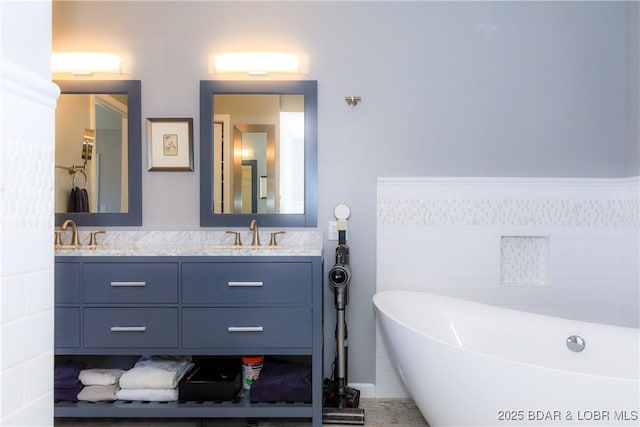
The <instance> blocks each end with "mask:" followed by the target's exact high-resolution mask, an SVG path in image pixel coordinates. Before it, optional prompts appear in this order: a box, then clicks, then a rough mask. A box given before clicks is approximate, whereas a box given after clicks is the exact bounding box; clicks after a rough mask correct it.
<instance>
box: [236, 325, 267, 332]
mask: <svg viewBox="0 0 640 427" xmlns="http://www.w3.org/2000/svg"><path fill="white" fill-rule="evenodd" d="M227 330H228V331H229V332H262V331H264V328H263V327H262V326H229V327H228V328H227Z"/></svg>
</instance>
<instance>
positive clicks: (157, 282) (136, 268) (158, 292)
mask: <svg viewBox="0 0 640 427" xmlns="http://www.w3.org/2000/svg"><path fill="white" fill-rule="evenodd" d="M83 299H84V302H86V303H177V302H178V264H176V263H95V264H92V263H87V264H85V265H84V298H83Z"/></svg>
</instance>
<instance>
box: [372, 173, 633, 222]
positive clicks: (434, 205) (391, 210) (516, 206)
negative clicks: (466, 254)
mask: <svg viewBox="0 0 640 427" xmlns="http://www.w3.org/2000/svg"><path fill="white" fill-rule="evenodd" d="M570 181H571V182H572V183H574V182H576V180H575V179H572V180H570ZM515 182H516V183H517V185H518V187H517V189H515V188H512V189H510V188H509V186H512V185H513V183H514V181H511V180H509V179H506V178H505V179H504V180H502V181H496V180H491V181H490V182H487V181H485V180H483V179H482V178H478V180H477V181H473V180H471V179H469V180H465V181H463V182H460V183H459V184H456V183H455V182H444V181H440V180H437V179H436V180H434V181H433V182H432V181H429V180H424V181H416V180H415V179H412V178H407V181H406V182H403V181H402V179H400V178H399V179H397V180H394V181H391V182H378V189H379V196H378V204H377V208H378V223H379V224H380V225H434V226H449V225H451V226H460V225H462V226H475V225H489V226H492V225H494V226H562V227H570V226H575V227H638V226H640V202H639V200H638V196H637V194H638V181H637V180H635V181H633V180H631V179H626V178H625V179H622V180H621V181H620V184H619V185H611V182H615V181H612V180H610V179H608V180H606V183H607V184H606V185H601V186H599V185H598V184H597V183H594V180H591V179H590V180H586V181H585V184H582V185H575V188H576V192H577V193H578V190H579V193H578V194H577V195H575V196H570V197H567V196H566V193H567V189H568V188H569V189H570V188H571V185H567V184H566V183H563V181H561V180H557V181H543V182H542V183H540V182H538V181H535V180H532V181H531V184H530V185H527V183H526V182H523V181H522V180H520V179H518V180H515ZM590 183H593V186H592V188H590V187H589V184H590ZM407 184H414V185H412V186H411V187H408V186H407ZM502 186H504V187H505V188H503V187H502ZM416 187H417V188H419V189H422V190H423V191H419V192H420V193H421V194H418V195H416V193H415V188H416ZM381 188H383V189H384V190H386V191H384V192H383V193H382V195H380V189H381ZM392 188H393V189H394V191H393V193H394V195H393V196H390V195H389V196H387V195H385V193H390V192H391V191H389V190H391V189H392ZM407 188H412V190H411V191H407V192H404V191H403V189H407ZM460 188H464V189H465V190H466V191H465V192H464V193H462V192H460V191H459V189H460ZM620 188H622V189H627V190H628V191H627V192H625V193H626V194H624V195H621V196H617V197H615V198H612V197H609V196H606V195H607V191H608V190H611V191H614V190H620ZM541 189H542V191H546V192H547V193H548V195H549V197H545V198H540V197H527V196H531V194H528V193H534V192H536V193H537V192H540V191H541ZM505 191H506V192H507V193H506V194H505ZM447 192H450V193H451V194H452V197H447V196H444V197H443V196H442V194H443V193H445V194H446V193H447ZM492 192H493V193H494V194H492ZM556 192H557V193H558V194H559V195H561V196H563V197H553V196H554V193H556ZM403 193H404V194H403ZM465 193H469V194H474V193H477V194H479V196H478V197H475V196H468V197H463V196H460V194H465ZM518 193H520V195H519V196H516V197H513V196H515V195H516V194H518ZM585 193H587V194H588V195H589V196H588V197H584V194H585ZM628 193H631V194H632V193H635V194H636V196H635V197H631V196H627V194H628ZM403 195H404V197H403ZM522 196H525V197H522ZM600 196H601V197H600ZM605 196H606V197H605Z"/></svg>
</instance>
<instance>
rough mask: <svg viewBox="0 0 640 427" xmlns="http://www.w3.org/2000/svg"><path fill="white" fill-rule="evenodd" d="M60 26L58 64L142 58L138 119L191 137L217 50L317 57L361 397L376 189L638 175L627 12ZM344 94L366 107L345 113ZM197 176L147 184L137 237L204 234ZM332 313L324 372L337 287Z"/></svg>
mask: <svg viewBox="0 0 640 427" xmlns="http://www.w3.org/2000/svg"><path fill="white" fill-rule="evenodd" d="M53 14H54V37H53V47H54V50H58V51H61V50H111V51H117V52H125V53H130V54H132V55H133V59H134V64H133V67H134V74H133V75H132V76H129V78H134V79H140V80H142V95H143V99H142V114H143V118H146V117H193V118H194V125H195V127H196V129H197V128H198V126H199V123H200V121H199V119H200V118H199V116H198V114H199V111H198V82H199V80H201V79H209V78H211V77H210V76H208V75H207V54H208V53H209V52H219V51H228V50H248V49H270V50H278V49H282V50H290V51H294V52H303V53H306V54H308V55H309V58H310V69H311V73H310V74H309V75H308V76H306V78H308V79H313V80H318V98H319V99H318V103H319V105H318V116H319V117H318V120H319V132H318V136H319V153H318V154H319V201H318V202H319V217H318V220H319V228H320V229H322V230H323V232H324V233H325V235H326V228H327V226H326V223H327V221H328V220H329V219H332V212H333V208H334V206H335V205H336V204H338V203H339V202H346V203H348V204H349V205H350V206H351V208H352V212H353V213H352V218H351V221H350V224H349V227H350V228H349V242H348V243H349V245H350V248H351V262H352V268H353V282H352V287H351V300H350V303H351V304H350V307H349V348H350V362H351V363H350V368H349V369H350V371H349V379H350V381H352V382H365V383H366V382H374V381H375V378H374V353H375V317H374V314H373V310H372V307H371V297H372V295H373V293H374V292H375V273H376V270H375V259H376V254H375V239H376V236H375V232H376V231H375V230H376V215H375V214H376V210H375V209H376V177H378V176H558V177H560V176H579V177H618V176H632V175H638V173H639V166H638V160H637V157H638V152H639V150H638V144H639V142H638V117H637V116H638V65H637V63H638V49H639V47H638V7H637V4H636V5H633V4H632V3H631V2H629V3H625V2H608V1H607V2H278V3H275V2H256V3H251V2H204V1H199V2H184V1H177V2H115V3H114V2H94V1H86V2H82V1H73V2H64V1H55V2H54V3H53ZM350 95H358V96H361V97H362V99H363V101H362V103H361V104H359V105H358V106H356V107H349V106H347V105H346V104H345V102H344V97H345V96H350ZM144 137H145V136H144V129H143V138H144ZM195 142H196V149H195V156H196V159H195V160H196V161H195V164H196V165H197V164H198V162H199V149H198V144H199V140H198V132H195ZM145 156H146V153H143V165H146V158H145ZM145 169H146V167H145ZM198 173H199V171H198V170H196V171H195V172H171V173H164V172H145V173H143V195H144V196H143V197H144V208H143V227H142V228H144V229H197V228H198V227H199V225H198V224H199V220H198V206H199V204H198V203H199V201H198V197H199V196H198V191H199V190H198ZM334 247H335V242H325V257H326V262H325V264H327V265H326V266H325V269H326V268H327V267H329V266H331V265H332V264H333V252H334ZM325 313H326V321H325V337H326V339H325V341H326V346H327V349H326V354H327V358H326V361H327V369H328V367H329V365H330V362H331V359H332V356H333V328H334V325H333V323H334V322H333V318H334V311H333V295H332V293H331V291H330V290H328V289H327V290H326V304H325Z"/></svg>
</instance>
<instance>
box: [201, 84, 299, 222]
mask: <svg viewBox="0 0 640 427" xmlns="http://www.w3.org/2000/svg"><path fill="white" fill-rule="evenodd" d="M213 110H214V132H213V145H214V149H213V159H212V161H213V197H214V205H213V206H214V213H224V214H233V213H242V214H251V213H253V214H256V213H258V214H302V213H304V196H305V193H304V174H305V169H304V123H305V117H304V95H302V94H221V95H214V96H213ZM225 166H226V167H225Z"/></svg>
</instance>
